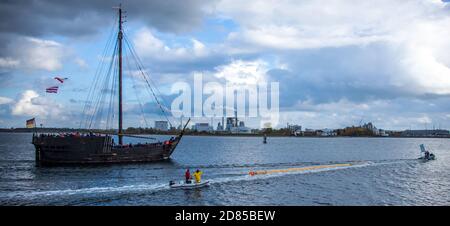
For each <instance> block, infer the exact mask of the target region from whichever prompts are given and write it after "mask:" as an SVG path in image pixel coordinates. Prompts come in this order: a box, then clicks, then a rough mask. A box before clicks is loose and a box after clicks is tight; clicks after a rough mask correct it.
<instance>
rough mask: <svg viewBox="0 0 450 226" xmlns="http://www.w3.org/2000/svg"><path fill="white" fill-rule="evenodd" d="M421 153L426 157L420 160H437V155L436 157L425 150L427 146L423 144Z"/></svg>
mask: <svg viewBox="0 0 450 226" xmlns="http://www.w3.org/2000/svg"><path fill="white" fill-rule="evenodd" d="M420 152H423V153H424V156H421V157H420V158H419V159H422V160H424V161H429V160H436V155H434V154H433V153H431V152H429V151H427V150H426V149H425V145H423V144H420Z"/></svg>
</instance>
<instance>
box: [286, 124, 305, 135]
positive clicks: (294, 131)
mask: <svg viewBox="0 0 450 226" xmlns="http://www.w3.org/2000/svg"><path fill="white" fill-rule="evenodd" d="M288 129H289V130H290V131H291V135H294V136H299V135H301V134H302V126H299V125H288Z"/></svg>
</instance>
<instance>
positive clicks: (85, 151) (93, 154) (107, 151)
mask: <svg viewBox="0 0 450 226" xmlns="http://www.w3.org/2000/svg"><path fill="white" fill-rule="evenodd" d="M117 10H118V33H117V39H116V46H115V51H116V50H117V52H118V53H116V52H115V53H114V55H115V56H117V61H118V62H117V66H118V70H117V74H118V78H117V80H118V87H117V88H118V111H117V112H118V130H117V134H98V133H97V134H94V133H92V132H90V133H79V132H76V133H69V134H68V133H66V134H42V133H41V134H38V133H34V134H33V139H32V144H33V145H34V147H35V155H36V156H35V158H36V164H37V165H39V166H49V165H66V164H111V163H133V162H153V161H159V160H164V159H168V158H169V157H170V156H171V154H172V153H173V151H174V150H175V148H176V147H177V145H178V144H179V142H180V140H181V138H182V137H183V133H184V130H185V128H186V126H187V125H188V123H189V120H188V121H187V123H186V124H185V125H184V126H183V128H182V129H181V128H180V129H181V131H180V132H179V134H178V135H176V136H174V137H171V138H170V139H169V140H165V141H160V142H151V143H138V144H124V142H123V137H124V136H131V135H127V134H124V132H123V128H122V120H123V114H122V40H123V38H124V33H123V29H122V24H123V16H122V8H121V7H117ZM115 27H116V26H115ZM140 69H141V68H140ZM147 83H148V81H147ZM149 85H150V84H149ZM152 91H153V90H152ZM154 97H155V98H156V96H155V95H154ZM156 102H157V103H158V104H160V103H159V101H158V99H156ZM110 105H111V104H110ZM114 136H117V137H118V144H116V143H115V142H114V139H113V137H114ZM135 137H137V136H135ZM141 138H145V137H141Z"/></svg>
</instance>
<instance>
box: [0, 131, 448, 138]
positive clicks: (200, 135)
mask: <svg viewBox="0 0 450 226" xmlns="http://www.w3.org/2000/svg"><path fill="white" fill-rule="evenodd" d="M38 132H39V133H59V132H69V133H70V132H74V130H70V129H69V130H60V131H54V129H51V130H49V131H38ZM0 133H34V131H24V130H21V131H13V130H8V129H7V130H2V129H0ZM95 133H102V132H99V131H96V132H95ZM125 135H150V136H151V135H159V136H160V135H162V136H176V135H177V134H176V133H126V134H125ZM184 136H191V137H264V135H263V134H225V133H221V134H204V133H200V134H193V133H190V134H189V133H188V134H184ZM266 136H267V137H291V138H300V139H301V138H317V139H320V138H441V139H448V138H450V136H449V137H442V136H436V137H431V136H291V135H280V134H267V135H266Z"/></svg>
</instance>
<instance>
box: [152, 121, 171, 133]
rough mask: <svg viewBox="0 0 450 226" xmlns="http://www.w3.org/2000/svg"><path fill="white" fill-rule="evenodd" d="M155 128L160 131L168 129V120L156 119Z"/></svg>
mask: <svg viewBox="0 0 450 226" xmlns="http://www.w3.org/2000/svg"><path fill="white" fill-rule="evenodd" d="M155 129H156V130H160V131H167V130H168V129H169V124H168V123H167V121H155Z"/></svg>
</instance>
